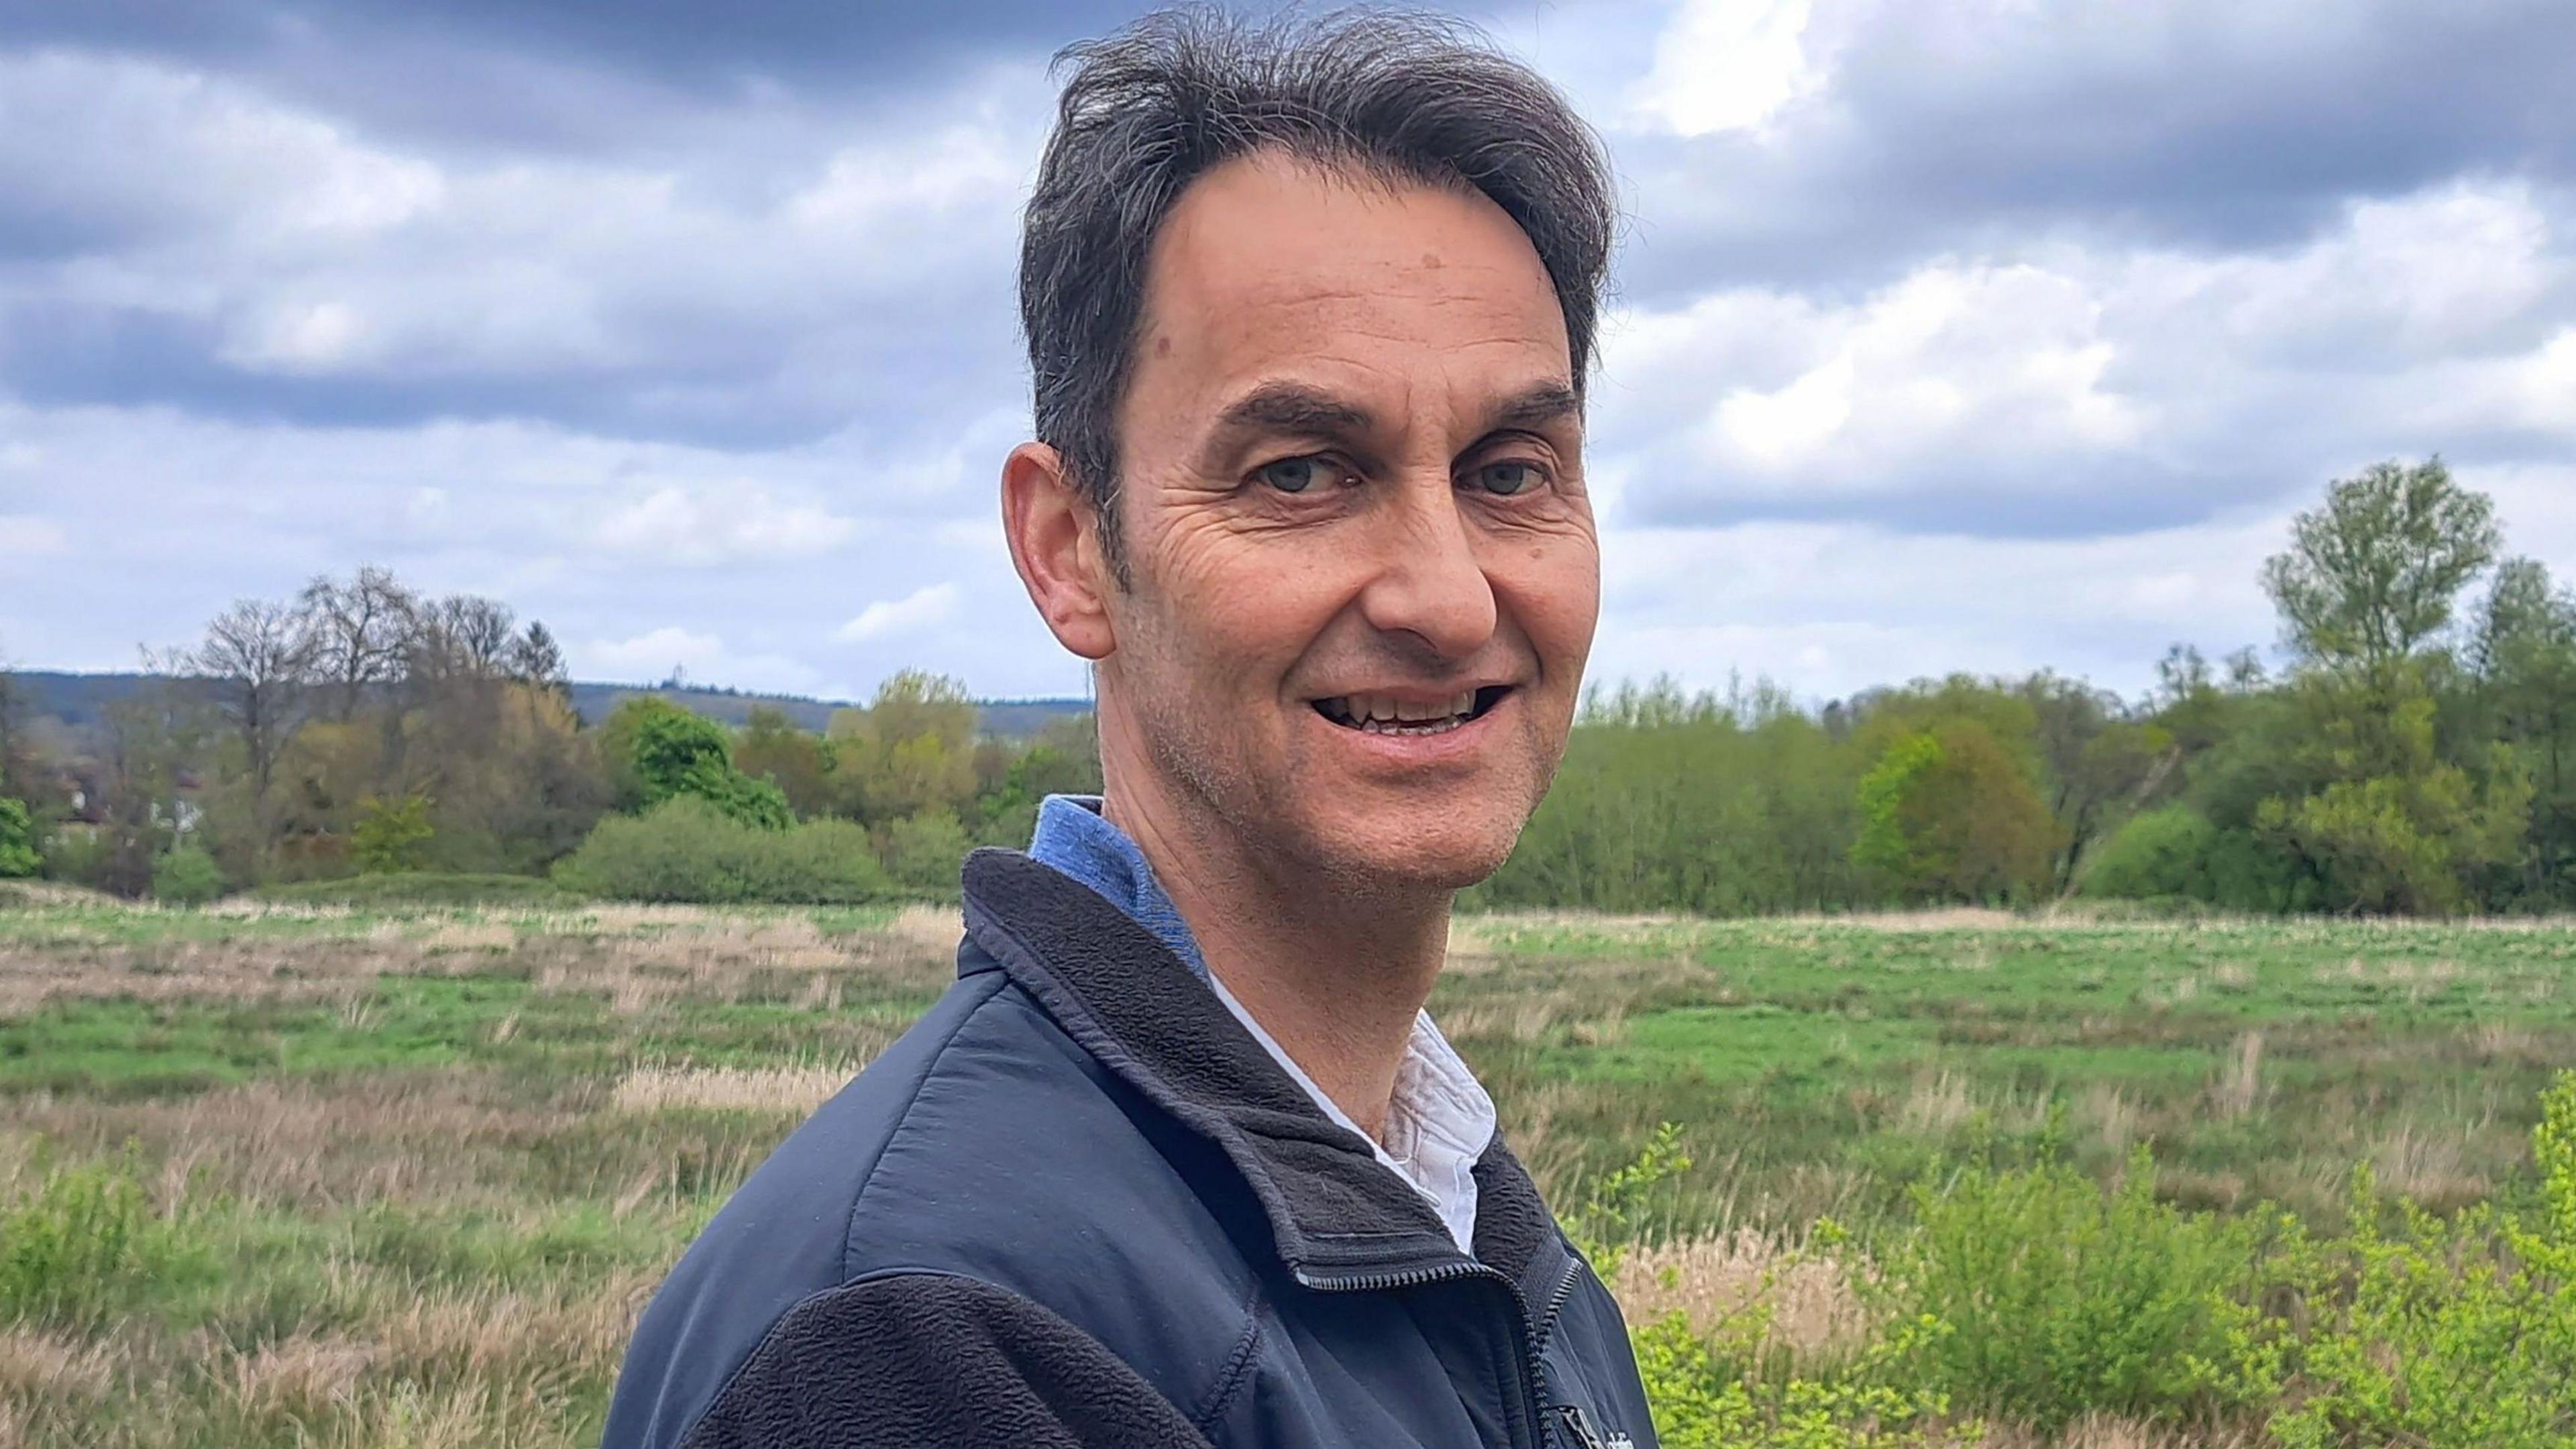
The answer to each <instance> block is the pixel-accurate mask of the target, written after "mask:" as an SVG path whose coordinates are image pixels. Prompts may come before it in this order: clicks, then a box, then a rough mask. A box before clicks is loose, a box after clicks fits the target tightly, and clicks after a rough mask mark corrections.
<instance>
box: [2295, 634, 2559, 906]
mask: <svg viewBox="0 0 2576 1449" xmlns="http://www.w3.org/2000/svg"><path fill="white" fill-rule="evenodd" d="M2286 703H2287V705H2288V707H2289V709H2290V711H2291V717H2290V722H2291V725H2292V728H2291V729H2290V730H2289V731H2288V732H2287V740H2288V742H2289V743H2288V745H2287V748H2286V751H2285V753H2286V755H2287V759H2286V762H2285V763H2286V764H2287V766H2288V768H2287V770H2285V771H2284V772H2283V773H2284V774H2285V775H2287V776H2288V777H2289V778H2290V779H2292V780H2294V781H2298V782H2300V783H2299V784H2298V785H2296V786H2294V787H2293V788H2292V789H2291V790H2288V791H2285V792H2283V793H2280V794H2276V795H2272V796H2268V797H2266V798H2265V799H2264V800H2263V801H2262V802H2261V803H2260V804H2259V805H2258V806H2257V807H2256V809H2255V814H2254V821H2253V824H2254V828H2255V830H2256V832H2257V833H2258V835H2260V836H2261V837H2262V838H2263V839H2265V840H2266V841H2268V842H2270V843H2271V844H2272V845H2274V846H2275V847H2277V848H2278V849H2280V850H2282V851H2284V852H2286V853H2288V854H2289V855H2290V856H2291V858H2292V859H2294V860H2296V861H2297V862H2299V864H2300V865H2301V867H2302V868H2304V869H2305V870H2306V872H2307V873H2308V874H2309V876H2310V877H2311V879H2313V880H2314V881H2315V882H2316V886H2317V890H2318V891H2319V893H2320V895H2321V900H2320V904H2325V905H2330V906H2333V907H2334V908H2337V909H2340V910H2344V911H2348V912H2357V913H2392V912H2394V913H2407V914H2442V913H2447V912H2452V911H2456V910H2459V909H2461V908H2463V907H2464V906H2467V905H2471V904H2475V903H2476V899H2475V893H2474V892H2473V890H2472V884H2473V881H2474V879H2475V878H2476V877H2477V876H2478V875H2479V874H2480V873H2481V872H2484V871H2488V870H2492V869H2495V868H2498V867H2504V866H2508V865H2511V864H2512V863H2513V862H2514V860H2515V858H2516V857H2517V856H2518V855H2519V853H2520V851H2521V847H2522V842H2523V838H2524V834H2525V831H2526V828H2527V826H2528V824H2529V820H2530V806H2531V779H2530V775H2529V774H2528V772H2527V771H2525V770H2524V769H2523V767H2522V764H2521V762H2520V761H2519V760H2517V759H2516V758H2515V757H2514V754H2513V752H2512V750H2511V749H2509V748H2508V747H2506V746H2503V745H2501V744H2496V745H2490V746H2488V747H2487V748H2486V749H2484V750H2482V751H2481V752H2480V757H2479V758H2478V759H2476V760H2475V761H2474V763H2475V764H2476V765H2477V766H2478V770H2477V772H2476V773H2472V772H2471V771H2470V770H2469V769H2467V768H2464V767H2463V766H2462V765H2459V764H2455V763H2452V762H2450V761H2447V760H2444V759H2443V758H2442V757H2441V754H2440V751H2439V749H2438V748H2437V741H2436V731H2435V719H2436V715H2437V711H2438V705H2437V701H2436V700H2435V698H2434V696H2433V692H2432V690H2431V688H2430V687H2429V685H2428V683H2427V681H2426V678H2425V670H2424V668H2423V666H2422V665H2421V664H2420V663H2414V664H2405V663H2401V664H2398V665H2394V666H2391V667H2389V668H2387V669H2383V670H2377V671H2373V672H2372V673H2370V674H2368V675H2362V676H2353V675H2339V674H2331V673H2326V672H2323V671H2316V672H2311V673H2309V674H2306V675H2304V676H2302V677H2300V678H2299V679H2297V680H2295V681H2294V682H2293V684H2292V686H2291V688H2290V690H2289V691H2288V699H2287V701H2286Z"/></svg>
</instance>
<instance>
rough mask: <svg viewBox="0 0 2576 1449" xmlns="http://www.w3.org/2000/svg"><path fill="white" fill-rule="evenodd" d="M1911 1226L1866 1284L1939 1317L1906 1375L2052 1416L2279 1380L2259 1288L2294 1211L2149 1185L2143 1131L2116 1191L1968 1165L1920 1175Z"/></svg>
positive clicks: (2237, 1402)
mask: <svg viewBox="0 0 2576 1449" xmlns="http://www.w3.org/2000/svg"><path fill="white" fill-rule="evenodd" d="M1914 1205H1915V1211H1916V1218H1917V1226H1916V1228H1915V1229H1914V1231H1912V1232H1911V1233H1908V1234H1905V1235H1903V1236H1901V1237H1899V1238H1898V1239H1897V1240H1895V1241H1894V1242H1893V1243H1892V1244H1890V1246H1889V1247H1888V1249H1887V1251H1886V1252H1885V1253H1884V1254H1883V1255H1882V1257H1881V1260H1880V1263H1879V1267H1880V1274H1879V1276H1878V1278H1877V1279H1876V1280H1875V1281H1874V1282H1868V1283H1865V1284H1864V1294H1865V1296H1867V1297H1869V1298H1871V1299H1873V1300H1875V1302H1876V1304H1877V1306H1879V1307H1880V1308H1881V1309H1882V1310H1883V1311H1887V1312H1889V1313H1890V1315H1891V1317H1892V1318H1893V1319H1895V1320H1896V1321H1899V1322H1911V1321H1937V1322H1939V1323H1941V1324H1944V1325H1947V1331H1946V1332H1943V1333H1939V1334H1929V1335H1925V1336H1923V1337H1921V1338H1920V1339H1918V1340H1917V1341H1916V1342H1915V1343H1913V1344H1912V1345H1910V1346H1909V1349H1908V1351H1907V1353H1906V1354H1904V1355H1903V1356H1902V1357H1901V1359H1900V1360H1899V1363H1900V1364H1901V1367H1902V1368H1903V1370H1904V1371H1905V1373H1906V1376H1907V1381H1908V1382H1911V1383H1915V1384H1920V1385H1922V1386H1924V1387H1927V1388H1931V1389H1936V1390H1939V1391H1942V1392H1945V1393H1948V1394H1950V1395H1953V1396H1955V1397H1956V1398H1958V1399H1960V1400H1962V1401H1964V1402H1966V1403H1969V1404H1971V1405H1974V1406H1976V1407H1979V1408H1984V1409H1988V1410H1991V1411H1994V1412H1996V1413H1998V1414H2004V1415H2009V1416H2011V1417H2014V1418H2018V1419H2023V1420H2027V1421H2029V1422H2031V1423H2033V1424H2036V1425H2037V1426H2039V1427H2040V1428H2042V1429H2046V1430H2050V1431H2055V1430H2058V1429H2062V1428H2063V1427H2065V1426H2066V1425H2067V1424H2068V1423H2069V1422H2071V1421H2073V1420H2075V1419H2077V1418H2080V1417H2082V1416H2083V1415H2085V1414H2086V1413H2088V1412H2092V1411H2102V1412H2107V1413H2114V1414H2119V1415H2123V1416H2126V1417H2129V1418H2133V1419H2148V1420H2155V1419H2165V1420H2172V1419H2180V1418H2187V1417H2189V1418H2206V1417H2209V1416H2210V1415H2212V1414H2214V1413H2217V1412H2223V1411H2226V1410H2230V1409H2237V1408H2241V1407H2244V1406H2247V1405H2253V1404H2261V1403H2264V1402H2267V1401H2268V1400H2269V1398H2270V1397H2271V1396H2272V1395H2273V1394H2274V1393H2276V1392H2277V1391H2278V1388H2279V1356H2280V1352H2281V1350H2280V1346H2279V1343H2278V1338H2279V1332H2278V1330H2279V1328H2280V1325H2278V1324H2277V1323H2274V1322H2272V1321H2271V1320H2267V1319H2265V1318H2264V1317H2263V1315H2262V1314H2261V1313H2260V1312H2259V1311H2258V1310H2257V1309H2256V1308H2255V1307H2253V1306H2252V1305H2254V1304H2256V1303H2258V1302H2260V1301H2261V1294H2262V1291H2263V1288H2264V1287H2265V1286H2267V1285H2266V1283H2265V1282H2264V1280H2265V1278H2266V1277H2267V1276H2269V1275H2270V1274H2273V1273H2277V1272H2281V1271H2284V1270H2283V1269H2282V1268H2281V1267H2280V1266H2279V1265H2280V1264H2282V1263H2283V1262H2294V1261H2295V1260H2296V1258H2297V1254H2296V1253H2295V1252H2293V1253H2290V1254H2287V1255H2278V1254H2275V1253H2273V1252H2272V1251H2270V1250H2269V1249H2270V1245H2269V1243H2268V1242H2267V1239H2268V1238H2269V1236H2270V1235H2271V1234H2275V1233H2277V1234H2281V1235H2285V1236H2286V1237H2288V1238H2289V1239H2290V1240H2291V1241H2292V1243H2293V1245H2294V1246H2295V1244H2296V1242H2297V1237H2298V1229H2297V1225H2296V1223H2295V1222H2294V1221H2293V1220H2290V1219H2288V1218H2286V1217H2282V1218H2274V1219H2270V1220H2256V1219H2250V1218H2249V1219H2238V1220H2232V1221H2221V1220H2218V1219H2214V1218H2207V1217H2196V1216H2192V1215H2188V1214H2185V1213H2183V1212H2181V1211H2179V1210H2177V1209H2175V1208H2173V1207H2171V1206H2169V1205H2167V1204H2164V1203H2160V1202H2158V1201H2157V1200H2156V1197H2155V1165H2154V1160H2153V1158H2152V1157H2150V1156H2149V1155H2148V1152H2147V1149H2146V1148H2145V1147H2143V1146H2141V1147H2140V1148H2139V1149H2138V1150H2137V1152H2136V1153H2135V1154H2134V1155H2133V1156H2132V1157H2131V1158H2130V1160H2129V1165H2128V1170H2127V1172H2126V1174H2125V1175H2124V1177H2123V1179H2122V1181H2121V1182H2120V1184H2119V1185H2118V1186H2117V1187H2116V1188H2114V1189H2112V1190H2111V1191H2109V1192H2107V1193H2106V1192H2105V1191H2103V1189H2101V1188H2100V1187H2098V1186H2097V1185H2095V1184H2094V1182H2093V1181H2092V1180H2091V1179H2090V1178H2088V1177H2086V1176H2084V1175H2083V1174H2082V1173H2080V1172H2077V1171H2075V1170H2074V1169H2073V1168H2070V1167H2065V1166H2062V1165H2051V1166H2046V1167H2041V1168H2036V1169H2031V1170H2028V1171H2019V1172H2004V1173H1995V1172H1988V1171H1984V1170H1981V1169H1969V1170H1966V1171H1963V1172H1961V1173H1960V1174H1959V1175H1958V1176H1957V1177H1956V1179H1955V1180H1954V1181H1953V1182H1952V1183H1951V1185H1950V1186H1948V1187H1947V1188H1946V1190H1942V1189H1935V1188H1933V1187H1931V1186H1928V1185H1927V1186H1919V1187H1917V1188H1916V1189H1915V1191H1914Z"/></svg>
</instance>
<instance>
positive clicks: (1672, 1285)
mask: <svg viewBox="0 0 2576 1449" xmlns="http://www.w3.org/2000/svg"><path fill="white" fill-rule="evenodd" d="M1611 1290H1612V1292H1614V1293H1615V1294H1616V1295H1617V1296H1618V1299H1619V1307H1620V1310H1621V1311H1622V1312H1624V1313H1625V1314H1627V1316H1628V1321H1629V1322H1631V1323H1651V1322H1653V1321H1654V1320H1656V1319H1658V1318H1662V1317H1663V1316H1665V1315H1666V1314H1669V1313H1674V1312H1679V1313H1680V1314H1681V1315H1682V1316H1683V1317H1684V1318H1686V1319H1688V1320H1689V1321H1690V1323H1691V1325H1692V1326H1693V1327H1695V1328H1698V1329H1699V1330H1701V1331H1702V1332H1708V1331H1711V1330H1713V1329H1716V1328H1717V1327H1719V1326H1720V1325H1722V1324H1725V1323H1727V1322H1730V1321H1732V1320H1735V1319H1738V1318H1739V1317H1740V1316H1741V1315H1743V1314H1744V1313H1745V1312H1746V1311H1747V1310H1749V1309H1752V1308H1754V1307H1755V1306H1757V1305H1759V1306H1760V1307H1762V1308H1763V1309H1765V1310H1767V1312H1768V1315H1769V1321H1768V1323H1767V1325H1766V1331H1765V1333H1764V1334H1763V1337H1762V1340H1761V1343H1760V1347H1762V1348H1763V1349H1765V1350H1778V1351H1782V1352H1785V1353H1786V1354H1787V1355H1789V1357H1790V1360H1791V1361H1792V1362H1807V1361H1813V1360H1814V1359H1816V1358H1819V1357H1827V1356H1836V1355H1840V1354H1844V1353H1848V1352H1850V1351H1852V1350H1854V1349H1857V1348H1858V1347H1860V1345H1861V1344H1862V1343H1863V1341H1864V1340H1865V1339H1866V1338H1867V1336H1868V1332H1869V1327H1870V1323H1869V1314H1868V1310H1867V1309H1866V1308H1864V1307H1863V1306H1862V1304H1861V1300H1860V1297H1859V1295H1858V1294H1857V1293H1855V1292H1854V1291H1853V1288H1852V1282H1851V1276H1850V1273H1849V1271H1848V1270H1847V1269H1846V1268H1845V1266H1844V1265H1843V1263H1841V1262H1840V1261H1839V1260H1837V1259H1835V1258H1833V1257H1831V1256H1829V1255H1825V1254H1820V1253H1816V1252H1813V1251H1810V1250H1808V1249H1805V1248H1802V1247H1799V1246H1797V1245H1794V1244H1791V1243H1789V1242H1787V1241H1786V1240H1784V1239H1783V1238H1781V1237H1779V1236H1777V1235H1775V1234H1770V1233H1764V1232H1759V1231H1756V1230H1754V1229H1751V1228H1740V1229H1737V1230H1736V1231H1735V1232H1732V1233H1728V1234H1725V1235H1723V1236H1719V1237H1710V1238H1697V1239H1692V1240H1689V1241H1685V1242H1678V1243H1670V1244H1666V1245H1664V1246H1661V1247H1652V1248H1631V1249H1629V1250H1628V1252H1627V1254H1626V1255H1625V1256H1624V1257H1623V1258H1622V1259H1621V1260H1620V1263H1619V1271H1618V1274H1617V1276H1616V1278H1615V1279H1614V1280H1613V1282H1612V1284H1611Z"/></svg>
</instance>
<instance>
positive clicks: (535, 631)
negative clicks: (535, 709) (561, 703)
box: [510, 619, 569, 692]
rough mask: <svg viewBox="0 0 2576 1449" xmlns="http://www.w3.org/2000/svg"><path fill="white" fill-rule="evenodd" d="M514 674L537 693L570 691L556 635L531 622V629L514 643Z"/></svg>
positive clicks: (522, 631) (513, 675)
mask: <svg viewBox="0 0 2576 1449" xmlns="http://www.w3.org/2000/svg"><path fill="white" fill-rule="evenodd" d="M510 674H511V677H513V678H515V679H517V680H518V681H519V682H520V683H522V684H526V685H530V686H532V687H534V688H537V689H551V690H555V691H557V692H562V691H564V690H566V689H568V688H569V680H568V678H567V676H566V674H565V671H564V657H563V648H562V646H560V645H558V644H556V643H555V636H554V633H553V631H551V630H549V629H548V628H546V626H545V625H543V624H540V623H538V622H537V621H536V620H534V619H530V620H529V621H528V627H527V628H525V629H523V630H521V631H520V633H519V637H518V638H516V639H514V640H512V641H511V643H510Z"/></svg>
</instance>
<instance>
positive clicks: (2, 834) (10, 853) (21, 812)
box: [0, 795, 44, 879]
mask: <svg viewBox="0 0 2576 1449" xmlns="http://www.w3.org/2000/svg"><path fill="white" fill-rule="evenodd" d="M43 864H44V862H43V860H42V859H41V858H40V857H39V856H38V855H37V854H36V822H35V819H34V817H33V816H31V815H29V814H28V812H27V802H26V801H24V800H19V799H15V798H12V797H10V796H7V795H0V879H11V878H19V879H23V878H25V877H27V876H31V875H34V874H35V873H36V872H37V870H38V869H39V868H40V867H41V866H42V865H43Z"/></svg>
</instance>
